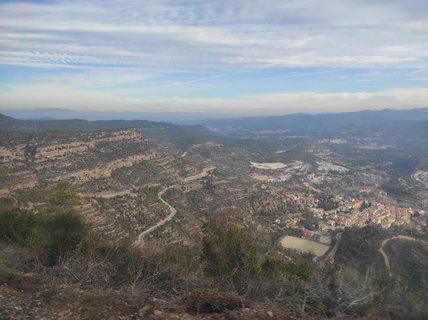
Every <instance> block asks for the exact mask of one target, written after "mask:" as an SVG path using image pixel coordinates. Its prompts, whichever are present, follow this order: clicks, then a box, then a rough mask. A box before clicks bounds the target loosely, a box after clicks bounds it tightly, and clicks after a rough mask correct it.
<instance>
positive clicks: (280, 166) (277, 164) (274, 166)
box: [250, 162, 287, 170]
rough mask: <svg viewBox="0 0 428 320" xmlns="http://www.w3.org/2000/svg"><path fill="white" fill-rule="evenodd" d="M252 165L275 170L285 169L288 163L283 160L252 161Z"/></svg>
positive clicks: (257, 167)
mask: <svg viewBox="0 0 428 320" xmlns="http://www.w3.org/2000/svg"><path fill="white" fill-rule="evenodd" d="M250 163H251V165H252V166H253V167H254V168H256V169H264V170H275V169H283V168H286V167H287V165H286V164H285V163H281V162H263V163H258V162H250Z"/></svg>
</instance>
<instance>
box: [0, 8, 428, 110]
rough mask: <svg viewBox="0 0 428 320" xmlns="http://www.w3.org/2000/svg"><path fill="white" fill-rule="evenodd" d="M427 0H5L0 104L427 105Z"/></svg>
mask: <svg viewBox="0 0 428 320" xmlns="http://www.w3.org/2000/svg"><path fill="white" fill-rule="evenodd" d="M427 101H428V1H426V0H405V1H403V0H323V1H320V0H296V1H293V0H290V1H285V0H284V1H280V0H263V1H259V0H251V1H249V0H213V1H210V0H199V1H198V0H182V1H179V0H176V1H166V0H141V1H140V0H138V1H137V0H135V1H110V0H100V1H89V0H85V1H80V0H74V1H49V0H45V1H0V109H32V108H66V109H73V110H85V111H112V110H114V111H140V112H183V113H195V112H196V113H219V114H224V115H231V116H235V115H264V114H266V115H268V114H288V113H295V112H306V113H320V112H338V111H340V112H342V111H355V110H362V109H384V108H392V109H406V108H415V107H416V108H417V107H428V103H427Z"/></svg>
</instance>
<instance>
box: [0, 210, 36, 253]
mask: <svg viewBox="0 0 428 320" xmlns="http://www.w3.org/2000/svg"><path fill="white" fill-rule="evenodd" d="M39 224H40V217H38V216H37V215H36V214H34V213H33V212H32V211H30V210H23V209H17V208H14V209H10V210H6V211H3V212H0V239H1V240H3V241H6V242H9V243H15V244H18V245H20V246H33V245H35V244H36V243H37V239H38V234H37V227H38V226H39Z"/></svg>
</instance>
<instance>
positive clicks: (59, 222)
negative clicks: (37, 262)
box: [42, 210, 87, 265]
mask: <svg viewBox="0 0 428 320" xmlns="http://www.w3.org/2000/svg"><path fill="white" fill-rule="evenodd" d="M42 229H43V231H44V239H43V251H44V253H45V255H46V259H47V263H48V265H54V264H56V263H57V262H58V261H59V259H60V258H61V257H63V256H65V255H68V254H70V253H72V252H73V251H75V250H76V249H77V247H78V245H79V243H80V241H81V240H82V239H83V238H84V237H85V235H86V234H87V226H86V224H85V222H84V221H83V218H82V217H81V216H80V215H79V214H77V213H76V212H74V211H73V210H64V211H59V212H58V213H56V214H52V215H49V216H46V218H45V220H44V223H43V225H42Z"/></svg>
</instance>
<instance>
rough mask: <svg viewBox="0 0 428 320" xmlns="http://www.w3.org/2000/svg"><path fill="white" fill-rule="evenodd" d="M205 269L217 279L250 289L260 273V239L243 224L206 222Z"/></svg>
mask: <svg viewBox="0 0 428 320" xmlns="http://www.w3.org/2000/svg"><path fill="white" fill-rule="evenodd" d="M203 232H204V238H203V252H202V258H203V260H204V262H205V263H206V264H205V272H206V273H207V274H208V275H210V276H212V277H215V278H217V279H219V280H220V281H221V280H226V281H230V282H231V283H232V285H233V286H234V288H235V289H236V290H238V292H243V291H245V290H246V289H248V286H249V284H250V282H252V280H254V277H256V276H257V275H258V273H259V267H258V261H257V260H258V259H257V243H256V240H255V238H254V237H253V236H252V235H251V234H250V233H249V232H248V231H247V230H246V229H244V228H240V227H238V226H235V225H232V224H228V223H226V222H225V221H217V222H209V223H206V224H205V225H204V226H203Z"/></svg>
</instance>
